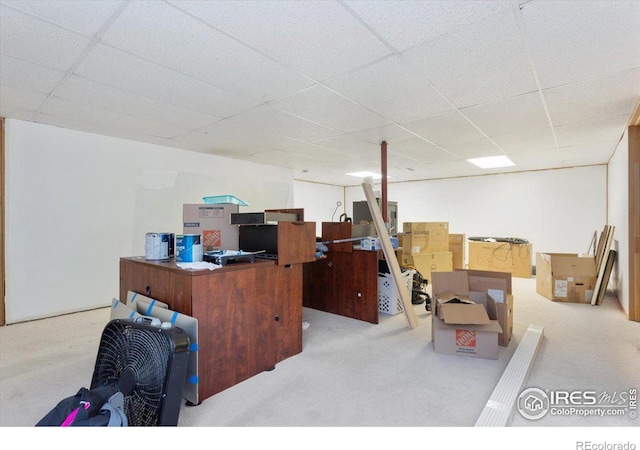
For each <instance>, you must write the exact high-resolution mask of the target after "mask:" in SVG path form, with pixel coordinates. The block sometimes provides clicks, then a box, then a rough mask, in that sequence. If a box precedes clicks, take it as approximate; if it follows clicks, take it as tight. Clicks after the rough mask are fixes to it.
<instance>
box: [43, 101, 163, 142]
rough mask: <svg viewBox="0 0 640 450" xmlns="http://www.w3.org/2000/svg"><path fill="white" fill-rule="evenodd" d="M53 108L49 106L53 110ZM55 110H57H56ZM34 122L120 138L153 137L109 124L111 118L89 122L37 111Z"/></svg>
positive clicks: (142, 140)
mask: <svg viewBox="0 0 640 450" xmlns="http://www.w3.org/2000/svg"><path fill="white" fill-rule="evenodd" d="M54 109H55V108H51V110H54ZM56 112H57V111H56ZM34 122H37V123H41V124H44V125H51V126H54V127H62V128H72V129H74V130H78V131H84V132H87V133H93V134H100V135H107V136H111V137H115V138H120V139H128V140H134V141H140V142H146V141H147V139H150V138H153V136H145V135H141V134H139V133H138V130H134V131H133V132H131V131H128V130H125V129H123V128H121V127H119V126H111V124H110V123H109V122H115V121H113V120H111V121H109V120H105V121H104V122H103V123H96V122H89V121H84V120H82V119H75V118H70V117H69V116H63V115H55V116H52V115H50V114H46V113H37V114H36V115H35V118H34Z"/></svg>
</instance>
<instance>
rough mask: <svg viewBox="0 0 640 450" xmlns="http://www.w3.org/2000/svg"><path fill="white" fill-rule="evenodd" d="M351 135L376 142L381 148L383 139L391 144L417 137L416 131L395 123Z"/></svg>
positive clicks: (351, 134)
mask: <svg viewBox="0 0 640 450" xmlns="http://www.w3.org/2000/svg"><path fill="white" fill-rule="evenodd" d="M349 135H350V136H354V137H357V138H360V139H364V140H365V141H367V142H371V143H372V144H376V145H378V147H379V148H382V147H381V146H382V141H386V142H387V144H389V145H395V143H396V142H399V141H404V140H406V139H415V137H416V135H415V134H414V133H412V132H411V131H409V130H407V129H405V128H404V127H401V126H400V125H397V124H395V123H393V124H390V125H383V126H381V127H376V128H371V129H369V130H362V131H356V132H354V133H350V134H349ZM389 145H388V146H389Z"/></svg>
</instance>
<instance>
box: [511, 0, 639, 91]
mask: <svg viewBox="0 0 640 450" xmlns="http://www.w3.org/2000/svg"><path fill="white" fill-rule="evenodd" d="M521 13H522V18H523V22H524V26H525V32H526V39H527V42H528V45H529V48H530V49H531V53H532V57H533V61H534V63H535V66H536V70H537V73H538V76H539V77H540V82H541V84H542V87H543V88H549V87H555V86H562V85H566V84H571V83H577V82H579V81H584V80H588V79H591V78H597V77H604V76H608V75H612V74H614V73H616V72H622V71H625V70H629V69H632V68H634V67H638V66H640V33H638V28H639V27H640V25H639V24H640V2H638V1H635V0H631V1H623V0H616V1H610V0H604V1H602V0H584V1H531V2H525V3H524V4H523V5H522V7H521Z"/></svg>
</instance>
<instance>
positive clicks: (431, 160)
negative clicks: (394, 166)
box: [388, 138, 459, 164]
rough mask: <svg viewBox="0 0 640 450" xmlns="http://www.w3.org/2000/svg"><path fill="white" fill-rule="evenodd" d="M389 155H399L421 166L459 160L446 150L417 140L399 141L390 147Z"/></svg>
mask: <svg viewBox="0 0 640 450" xmlns="http://www.w3.org/2000/svg"><path fill="white" fill-rule="evenodd" d="M388 153H389V155H391V154H398V155H401V156H404V157H405V158H408V159H411V160H413V161H417V162H419V163H421V164H437V163H441V162H448V161H455V160H456V159H459V158H458V157H457V156H456V155H453V154H452V153H450V152H448V151H446V150H445V149H443V148H441V147H438V146H436V145H433V144H430V143H428V142H425V141H423V140H422V139H417V138H414V139H407V140H404V141H399V142H396V143H394V144H393V145H390V146H388Z"/></svg>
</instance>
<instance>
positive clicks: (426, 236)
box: [402, 222, 449, 255]
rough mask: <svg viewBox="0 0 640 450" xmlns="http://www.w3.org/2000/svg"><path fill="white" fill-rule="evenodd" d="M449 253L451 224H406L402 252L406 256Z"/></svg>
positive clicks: (403, 229) (403, 225)
mask: <svg viewBox="0 0 640 450" xmlns="http://www.w3.org/2000/svg"><path fill="white" fill-rule="evenodd" d="M448 251H449V222H405V223H403V224H402V252H403V254H405V255H414V254H421V253H439V252H448Z"/></svg>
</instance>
